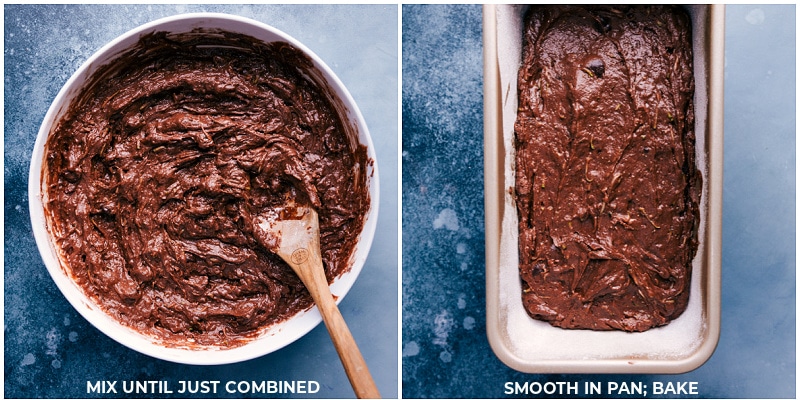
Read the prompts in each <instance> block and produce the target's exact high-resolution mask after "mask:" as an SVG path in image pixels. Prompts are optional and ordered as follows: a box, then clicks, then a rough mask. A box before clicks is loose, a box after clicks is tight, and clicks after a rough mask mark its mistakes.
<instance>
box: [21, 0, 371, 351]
mask: <svg viewBox="0 0 800 400" xmlns="http://www.w3.org/2000/svg"><path fill="white" fill-rule="evenodd" d="M186 27H192V28H207V29H214V30H221V31H230V32H235V33H243V34H247V35H250V36H253V37H255V38H256V39H258V40H262V41H264V42H274V41H283V42H286V43H289V44H290V45H292V46H294V47H295V48H297V49H298V50H300V51H301V52H303V53H304V54H306V55H307V56H308V57H309V58H310V59H311V60H312V62H313V67H314V69H316V70H317V71H318V72H319V73H320V75H321V76H318V77H316V78H317V79H320V80H322V82H318V83H320V84H321V85H323V86H327V87H328V89H329V90H330V92H331V94H332V96H333V97H334V100H333V101H334V102H337V101H338V102H339V103H341V104H340V106H341V107H342V108H343V109H339V107H337V109H338V111H339V112H340V113H342V112H343V113H345V114H346V115H343V116H342V117H343V119H344V121H345V123H346V124H349V125H350V126H351V131H353V130H354V132H353V133H355V134H357V135H358V138H357V140H358V142H359V143H360V144H361V145H364V146H366V148H367V158H368V160H369V163H368V165H367V181H368V182H367V183H368V184H367V186H368V190H369V195H370V206H369V209H368V211H367V213H366V215H365V217H364V218H365V219H364V225H363V227H362V230H361V233H360V235H359V239H358V241H357V244H356V247H355V249H354V251H353V253H352V254H351V256H350V259H349V260H348V262H349V264H350V266H349V268H348V269H346V270H345V271H344V272H343V273H341V274H340V275H339V276H338V277H336V278H335V279H334V281H333V283H332V284H331V291H332V292H333V294H334V295H335V297H336V302H337V304H338V303H340V302H341V301H342V300H343V299H344V297H345V296H346V294H347V293H348V292H349V290H350V288H351V287H352V286H353V284H354V283H355V281H356V280H357V278H358V276H359V275H360V272H361V270H362V269H363V266H364V264H365V263H366V259H367V257H368V254H369V250H370V248H371V245H372V241H373V238H374V234H375V231H376V228H377V219H378V204H379V191H380V190H379V189H380V188H379V179H378V164H377V158H376V154H375V146H374V144H373V142H372V138H371V136H370V134H369V130H368V128H367V124H366V122H365V120H364V117H363V115H362V114H361V111H360V110H359V108H358V106H357V104H356V102H355V100H354V99H353V97H352V95H351V94H350V92H349V91H348V90H347V88H346V87H345V86H344V84H343V83H342V82H341V80H340V79H339V77H338V76H337V75H336V74H335V73H334V72H333V70H332V69H331V68H330V67H329V66H328V65H327V64H325V62H324V61H323V60H322V59H321V58H320V57H319V56H318V55H317V54H316V53H314V52H313V51H311V50H310V49H309V48H308V47H306V46H305V45H304V44H303V43H301V42H300V41H298V40H297V39H295V38H294V37H292V36H290V35H289V34H287V33H285V32H283V31H281V30H279V29H277V28H275V27H273V26H271V25H267V24H265V23H262V22H260V21H257V20H254V19H250V18H246V17H241V16H237V15H233V14H227V13H216V12H200V13H184V14H176V15H172V16H168V17H164V18H160V19H156V20H153V21H151V22H148V23H145V24H142V25H139V26H137V27H135V28H133V29H130V30H128V31H127V32H125V33H123V34H121V35H119V36H117V37H116V38H114V39H113V40H111V41H110V42H108V43H106V44H105V45H104V46H102V47H101V48H100V49H98V50H97V51H95V52H94V53H93V54H92V55H91V56H90V57H89V58H88V59H87V60H86V61H84V62H83V63H82V64H81V66H80V67H78V69H77V70H76V71H75V72H74V73H73V74H72V75H71V77H70V78H69V79H68V80H67V82H66V83H65V84H64V85H63V86H62V87H61V89H60V90H59V92H58V94H57V95H56V96H55V98H54V99H53V102H52V103H51V105H50V107H49V108H48V110H47V113H46V114H45V117H44V119H43V120H42V124H41V125H40V128H39V131H38V133H37V137H36V141H35V143H34V148H33V151H32V154H31V164H30V170H29V176H28V199H29V202H28V205H29V213H30V218H31V225H32V226H31V229H32V231H33V234H34V238H35V241H36V245H37V248H38V250H39V253H40V255H41V257H42V260H43V261H44V264H45V266H46V268H47V270H48V272H49V274H50V276H51V278H52V279H53V281H54V282H55V283H56V286H58V288H59V290H60V291H61V293H62V294H63V295H64V297H65V298H66V299H67V300H68V302H69V303H70V304H71V305H72V306H73V308H75V310H76V311H78V313H79V314H81V315H82V316H83V317H84V318H85V319H86V320H88V321H89V322H90V323H91V324H92V325H93V326H94V327H95V328H97V329H98V330H100V331H101V332H103V333H104V334H105V335H106V336H108V337H110V338H112V339H113V340H115V341H117V342H119V343H120V344H122V345H124V346H126V347H128V348H131V349H133V350H135V351H137V352H140V353H142V354H146V355H149V356H152V357H155V358H158V359H162V360H166V361H172V362H178V363H182V364H191V365H221V364H229V363H234V362H240V361H246V360H250V359H254V358H257V357H261V356H263V355H266V354H269V353H272V352H274V351H277V350H279V349H281V348H283V347H285V346H288V345H289V344H291V343H293V342H295V341H297V340H298V339H300V338H301V337H303V336H305V335H306V334H307V333H308V332H310V331H311V330H312V329H314V328H315V327H316V326H317V325H319V323H320V322H322V317H321V315H320V314H319V311H318V310H317V308H316V305H313V306H312V307H311V308H310V309H307V310H304V311H301V312H299V313H297V314H295V315H294V316H292V317H291V318H289V319H287V320H285V321H282V322H279V323H276V324H273V325H271V326H269V327H267V328H264V329H262V331H261V332H259V333H258V334H257V335H255V336H254V337H253V338H250V339H247V343H245V344H243V345H240V346H237V347H233V348H216V347H210V346H207V347H188V346H187V347H175V346H167V345H165V344H163V343H159V342H158V341H157V340H156V339H155V338H152V337H149V336H147V335H144V334H142V333H139V332H137V331H135V330H133V329H132V328H129V327H127V326H125V325H123V324H121V323H120V322H118V321H117V320H116V319H114V318H112V317H111V316H109V315H108V314H106V313H105V311H103V310H102V308H100V307H98V306H97V305H96V304H95V303H94V302H93V301H92V299H91V298H89V297H88V296H86V294H85V293H84V292H83V290H82V289H81V288H80V287H79V286H78V285H77V284H76V283H74V281H73V280H72V278H70V277H69V272H67V270H66V267H64V266H63V265H62V263H61V261H60V259H59V257H58V255H57V254H58V250H57V246H55V244H54V243H53V241H52V240H51V235H50V231H49V227H48V226H47V219H46V217H45V212H44V202H43V196H44V192H45V191H44V190H43V184H44V181H43V179H42V171H43V168H44V167H45V164H44V163H43V160H44V156H45V145H46V143H47V139H48V138H49V135H50V131H51V130H52V128H53V126H55V125H56V124H57V122H58V121H59V120H60V119H61V117H63V114H64V112H65V111H66V109H67V108H68V106H69V104H70V103H71V101H72V99H73V98H74V96H75V95H76V94H77V93H79V92H80V90H81V89H82V87H83V82H85V80H87V79H88V78H89V77H91V76H92V75H93V74H94V73H95V72H96V71H97V69H98V68H100V67H101V66H102V65H105V64H106V63H107V62H109V61H111V60H113V59H114V58H116V57H118V56H119V55H120V54H121V53H123V52H124V51H126V50H127V49H129V48H130V47H131V46H132V45H133V44H135V43H137V42H138V41H139V38H140V37H141V36H143V35H146V34H149V33H152V32H155V31H169V32H188V31H191V29H188V28H186ZM178 28H180V29H178ZM267 38H273V39H272V40H267ZM276 338H277V339H276Z"/></svg>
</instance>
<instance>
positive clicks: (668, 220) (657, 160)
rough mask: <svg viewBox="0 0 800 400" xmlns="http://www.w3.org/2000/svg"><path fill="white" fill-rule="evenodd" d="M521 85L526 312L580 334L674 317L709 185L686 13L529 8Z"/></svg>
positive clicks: (519, 178)
mask: <svg viewBox="0 0 800 400" xmlns="http://www.w3.org/2000/svg"><path fill="white" fill-rule="evenodd" d="M518 79H519V85H518V88H519V112H518V117H517V120H516V124H515V148H516V167H515V168H516V188H515V194H516V203H517V209H518V215H519V221H518V222H519V256H520V264H519V265H520V277H521V279H522V287H523V294H522V300H523V302H524V305H525V308H526V310H527V311H528V313H529V314H530V316H531V317H533V318H536V319H541V320H545V321H548V322H549V323H550V324H552V325H554V326H558V327H563V328H575V329H594V330H610V329H619V330H625V331H644V330H647V329H650V328H653V327H656V326H660V325H664V324H667V323H669V322H670V321H671V320H673V319H675V318H677V317H678V316H679V315H680V314H681V313H682V312H683V311H684V310H685V308H686V306H687V303H688V299H689V283H690V280H691V262H692V259H693V258H694V255H695V253H696V251H697V227H698V223H699V222H698V221H699V211H698V201H699V196H700V189H701V185H702V182H701V176H700V173H699V171H698V169H697V167H696V165H695V136H694V104H693V95H694V80H693V75H692V43H691V24H690V21H689V18H688V16H687V14H686V13H685V12H683V11H682V10H680V9H679V8H677V7H660V6H652V7H649V6H644V7H642V6H616V7H605V6H602V7H601V6H598V7H579V6H542V7H537V6H534V7H532V8H531V10H530V11H529V13H528V15H527V17H526V25H525V31H524V47H523V60H522V66H521V68H520V70H519V76H518Z"/></svg>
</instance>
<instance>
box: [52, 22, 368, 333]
mask: <svg viewBox="0 0 800 400" xmlns="http://www.w3.org/2000/svg"><path fill="white" fill-rule="evenodd" d="M313 75H314V71H313V67H312V65H311V61H310V60H309V59H308V58H307V57H306V56H305V55H304V54H303V53H301V52H300V51H299V50H297V49H295V48H293V47H292V46H290V45H288V44H286V43H271V44H268V45H265V44H263V43H260V42H258V41H256V40H254V39H252V38H249V37H245V36H239V35H232V34H227V33H226V34H222V33H219V34H214V35H208V34H202V35H197V34H186V35H180V36H175V35H167V34H164V33H156V34H152V35H148V36H145V37H143V38H142V39H141V40H140V42H139V44H138V45H137V46H136V47H135V48H134V50H132V51H130V52H128V53H126V54H125V55H123V56H122V57H120V58H119V59H118V60H116V61H115V62H114V63H112V64H111V65H107V66H104V67H102V68H101V70H100V71H98V73H96V74H94V77H93V78H92V79H91V81H90V82H89V84H88V85H87V86H86V89H85V90H84V91H83V92H82V93H81V94H80V95H79V96H78V97H77V99H76V100H75V101H74V102H73V103H72V105H71V106H70V109H69V110H68V112H67V114H66V116H65V117H64V118H63V119H62V122H61V123H60V124H59V125H58V126H57V127H56V129H55V130H54V131H53V132H52V133H51V136H50V138H49V140H48V143H47V145H46V152H47V156H46V168H47V169H46V173H45V175H44V176H45V177H44V178H43V179H45V187H46V191H47V198H46V199H47V202H46V210H47V213H46V214H47V217H48V225H49V227H50V230H51V232H52V234H53V235H54V237H55V240H56V242H57V245H58V247H59V248H60V252H61V255H62V259H63V261H64V264H65V268H67V269H68V270H70V272H71V275H72V276H73V278H74V279H75V280H76V282H77V283H78V284H79V285H80V286H81V287H82V288H83V290H84V291H85V293H87V295H89V296H90V297H92V298H93V299H95V300H96V301H97V302H98V303H99V304H100V305H101V307H102V308H103V309H104V310H105V311H106V312H108V313H109V314H110V315H112V316H113V317H115V318H116V319H118V320H119V321H120V322H122V323H124V324H126V325H128V326H130V327H132V328H134V329H136V330H138V331H140V332H143V333H145V334H147V335H149V336H152V337H154V338H158V339H160V340H162V341H164V342H166V343H171V344H174V345H187V344H192V343H194V344H198V345H216V346H223V347H232V346H236V345H239V344H241V343H242V341H243V339H245V338H247V337H249V336H252V335H254V334H255V333H257V332H258V331H259V330H260V329H261V328H264V327H266V326H269V325H271V324H273V323H276V322H278V321H281V320H284V319H286V318H288V317H290V316H292V315H294V314H296V313H297V312H299V311H301V310H303V309H306V308H308V307H310V305H311V303H312V301H311V298H310V296H309V295H308V293H307V291H306V290H305V287H304V286H303V284H302V282H300V280H299V279H298V278H297V277H296V275H295V274H294V273H293V272H292V271H291V269H290V268H289V267H288V266H286V265H285V264H284V262H283V261H282V260H280V259H279V258H278V257H277V256H275V255H273V254H272V253H270V252H269V251H268V250H266V249H265V248H263V247H262V246H260V245H259V244H258V240H257V239H256V238H255V237H254V233H253V229H252V227H253V226H254V224H253V218H254V217H255V216H258V215H260V214H263V213H264V212H265V211H267V210H269V209H270V208H273V207H275V206H278V205H280V204H283V202H284V201H285V200H286V199H293V200H295V201H297V202H299V203H305V204H311V205H313V206H314V207H315V208H316V209H317V211H318V213H319V218H320V232H321V236H322V237H321V247H322V251H323V263H324V265H325V269H326V273H327V276H328V279H329V280H332V279H334V278H335V277H336V276H338V275H340V274H341V273H343V272H344V271H346V270H347V269H348V268H349V263H348V261H349V259H350V257H351V255H352V253H353V251H354V248H355V244H356V241H357V238H358V235H359V233H360V232H361V229H362V227H363V223H364V219H365V216H366V213H367V210H368V209H369V201H370V199H369V194H368V189H367V166H368V163H370V162H372V161H371V160H369V159H368V157H367V154H366V148H365V147H363V146H360V145H357V144H354V143H356V142H355V138H354V137H352V136H348V135H354V134H355V132H352V129H350V128H349V127H348V126H346V125H345V124H344V122H343V121H342V120H341V119H340V117H339V114H338V113H337V109H336V107H335V105H334V103H332V102H331V101H330V100H329V97H328V95H327V90H328V89H327V88H325V87H320V86H319V85H317V84H315V83H314V82H312V81H311V80H310V79H308V76H313Z"/></svg>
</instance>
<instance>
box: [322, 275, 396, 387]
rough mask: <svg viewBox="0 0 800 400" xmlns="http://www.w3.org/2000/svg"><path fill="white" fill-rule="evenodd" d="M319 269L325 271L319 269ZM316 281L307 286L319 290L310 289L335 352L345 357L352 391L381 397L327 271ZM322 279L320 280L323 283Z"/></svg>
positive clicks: (342, 358) (343, 359)
mask: <svg viewBox="0 0 800 400" xmlns="http://www.w3.org/2000/svg"><path fill="white" fill-rule="evenodd" d="M319 271H322V269H321V268H320V269H319ZM314 275H316V278H312V279H315V280H316V281H317V282H316V284H315V285H306V286H308V287H310V286H314V287H315V288H316V289H317V290H309V291H310V292H311V297H313V298H314V302H315V303H316V304H317V308H318V309H319V312H320V314H322V319H323V321H325V326H326V327H327V328H328V333H329V334H330V336H331V340H332V341H333V346H334V347H336V352H337V353H339V358H340V359H341V360H342V365H343V366H344V371H345V373H347V378H348V379H349V380H350V385H352V386H353V391H354V392H355V393H356V396H357V397H358V398H360V399H378V398H380V397H381V394H380V392H378V387H377V386H375V381H373V379H372V374H370V372H369V368H368V367H367V363H366V362H365V361H364V357H363V356H362V355H361V351H360V350H359V349H358V345H357V344H356V341H355V339H353V335H352V334H351V333H350V328H348V327H347V323H346V322H345V321H344V317H342V313H341V312H340V311H339V307H337V306H336V302H335V301H334V300H333V295H332V294H331V291H330V288H329V287H328V281H327V280H326V279H325V278H324V274H322V273H320V274H314ZM320 280H321V282H320Z"/></svg>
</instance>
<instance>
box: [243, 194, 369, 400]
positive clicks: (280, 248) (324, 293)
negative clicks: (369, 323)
mask: <svg viewBox="0 0 800 400" xmlns="http://www.w3.org/2000/svg"><path fill="white" fill-rule="evenodd" d="M256 225H257V226H256V236H257V237H258V238H259V241H261V242H262V243H261V244H262V245H264V246H266V247H267V248H268V249H269V250H270V251H272V252H274V253H275V254H277V255H278V256H280V257H281V258H282V259H283V260H284V261H286V263H287V264H289V266H290V267H292V269H293V270H294V272H295V273H296V274H297V276H299V277H300V280H301V281H303V284H304V285H305V286H306V288H307V289H308V291H309V292H310V293H311V297H312V298H313V299H314V303H316V305H317V308H318V309H319V312H320V314H322V320H323V321H325V326H326V327H327V328H328V333H329V334H330V336H331V340H332V341H333V345H334V347H336V352H337V353H339V358H340V359H341V360H342V365H344V370H345V372H346V373H347V378H348V379H349V380H350V384H351V385H352V386H353V391H354V392H355V394H356V396H358V398H374V399H377V398H380V393H379V392H378V388H377V387H376V386H375V382H374V381H373V380H372V375H371V374H370V372H369V369H368V368H367V364H366V362H364V357H363V356H362V355H361V351H360V350H359V349H358V346H357V345H356V342H355V340H354V339H353V335H352V334H351V333H350V329H348V327H347V324H346V323H345V322H344V318H343V317H342V313H341V312H340V311H339V308H338V307H337V306H336V302H335V301H334V300H333V295H332V294H331V290H330V287H328V279H327V278H326V277H325V270H324V268H323V267H322V255H321V253H320V249H319V219H318V217H317V212H316V211H314V209H313V208H311V207H307V206H298V205H295V204H289V205H287V206H285V207H284V208H283V209H282V210H280V211H279V212H276V213H275V214H270V215H266V216H263V217H260V218H258V219H257V221H256Z"/></svg>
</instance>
